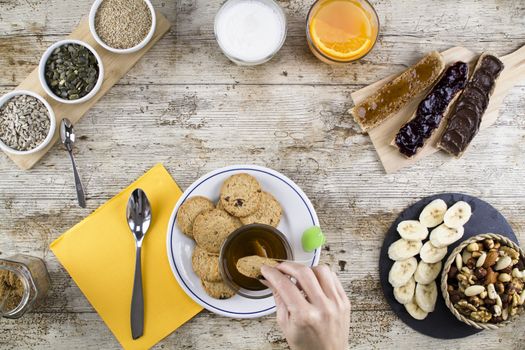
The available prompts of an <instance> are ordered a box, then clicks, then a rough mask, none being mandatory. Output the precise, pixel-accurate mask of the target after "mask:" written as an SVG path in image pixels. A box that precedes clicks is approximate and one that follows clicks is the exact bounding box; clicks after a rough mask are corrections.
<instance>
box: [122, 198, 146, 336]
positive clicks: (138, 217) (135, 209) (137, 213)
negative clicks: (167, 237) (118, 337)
mask: <svg viewBox="0 0 525 350" xmlns="http://www.w3.org/2000/svg"><path fill="white" fill-rule="evenodd" d="M126 217H127V220H128V225H129V228H130V229H131V232H132V233H133V237H134V238H135V244H136V256H135V280H134V282H133V296H132V298H131V335H132V337H133V339H137V338H140V337H141V336H142V334H143V333H144V297H143V293H142V269H141V259H140V251H141V248H142V241H143V239H144V236H145V235H146V232H147V231H148V228H149V225H150V223H151V205H150V203H149V201H148V197H146V193H144V191H143V190H141V189H140V188H137V189H135V190H134V191H133V192H132V193H131V196H130V197H129V200H128V207H127V209H126Z"/></svg>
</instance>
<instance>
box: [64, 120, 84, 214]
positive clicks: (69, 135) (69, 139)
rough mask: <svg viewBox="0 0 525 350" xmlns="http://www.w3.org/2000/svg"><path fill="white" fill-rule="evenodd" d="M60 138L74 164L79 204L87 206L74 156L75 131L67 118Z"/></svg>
mask: <svg viewBox="0 0 525 350" xmlns="http://www.w3.org/2000/svg"><path fill="white" fill-rule="evenodd" d="M60 138H61V139H62V143H63V144H64V146H66V149H67V151H68V153H69V157H70V158H71V163H72V164H73V174H74V175H75V186H76V188H77V198H78V205H80V206H81V207H82V208H85V207H86V197H85V195H84V188H83V187H82V182H81V181H80V176H78V171H77V165H76V163H75V158H73V143H75V132H74V131H73V124H72V123H71V121H70V120H69V119H67V118H64V119H62V122H61V123H60Z"/></svg>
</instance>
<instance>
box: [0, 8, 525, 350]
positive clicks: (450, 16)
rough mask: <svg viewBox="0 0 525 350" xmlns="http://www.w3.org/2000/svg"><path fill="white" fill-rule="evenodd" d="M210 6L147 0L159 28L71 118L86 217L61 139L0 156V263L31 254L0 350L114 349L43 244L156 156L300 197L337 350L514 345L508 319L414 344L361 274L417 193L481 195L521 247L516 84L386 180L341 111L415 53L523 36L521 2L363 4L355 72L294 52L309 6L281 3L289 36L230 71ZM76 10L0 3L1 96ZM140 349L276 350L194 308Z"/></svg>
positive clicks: (521, 102)
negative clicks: (469, 126)
mask: <svg viewBox="0 0 525 350" xmlns="http://www.w3.org/2000/svg"><path fill="white" fill-rule="evenodd" d="M221 2H222V1H220V0H177V1H173V0H154V1H153V3H154V5H155V6H156V7H157V8H158V9H159V10H160V11H161V12H162V13H163V14H164V15H166V16H167V17H168V18H169V19H170V20H171V21H172V22H173V23H174V25H173V28H172V30H171V32H170V33H168V34H167V35H166V36H165V37H164V38H163V39H162V40H161V41H160V42H159V43H158V44H157V45H156V46H155V47H154V48H153V49H152V50H151V51H150V52H148V53H147V54H146V55H145V56H144V58H143V59H142V60H141V61H140V62H139V63H138V64H137V65H136V66H135V67H134V68H133V69H132V70H131V71H130V72H129V73H128V74H127V75H126V76H125V77H124V78H123V79H122V80H121V81H120V83H119V84H117V85H115V87H114V88H113V89H111V90H110V92H109V93H108V94H107V95H106V96H104V97H103V98H102V99H101V100H100V102H99V103H98V104H97V105H96V106H95V107H94V108H93V109H92V110H91V111H89V112H88V113H87V114H86V116H85V117H84V119H83V120H82V121H81V122H80V123H79V124H78V125H77V126H76V130H77V132H78V135H79V141H78V143H77V144H76V158H77V162H78V165H79V168H80V174H81V176H82V178H83V181H84V184H85V187H86V191H87V197H88V201H87V203H88V208H87V209H81V208H79V207H78V206H77V204H76V199H75V190H74V182H73V176H72V172H71V166H70V162H69V159H68V157H67V154H66V152H65V151H64V149H63V148H62V146H61V145H55V146H54V147H53V148H52V149H51V151H50V152H49V153H48V154H47V155H46V156H45V157H44V158H43V159H42V161H41V162H40V163H38V164H37V165H36V167H35V168H34V169H32V170H31V171H27V172H24V171H21V170H18V169H17V168H16V166H15V165H14V164H13V163H12V162H11V161H10V160H9V159H8V158H7V157H6V156H5V155H4V154H3V153H1V154H0V174H1V176H0V217H1V219H0V254H1V255H0V257H5V256H9V255H10V254H13V253H26V254H33V255H36V256H39V257H42V258H44V259H45V260H46V263H47V265H48V267H49V270H50V273H51V279H52V284H53V285H52V290H51V292H50V294H49V297H48V299H47V302H46V303H45V305H43V306H41V307H39V308H38V309H36V310H35V311H34V312H32V313H30V314H27V315H26V316H24V317H23V318H22V319H20V320H17V321H11V320H5V319H4V320H0V328H1V332H0V348H1V349H29V348H32V349H118V348H119V344H118V343H117V341H116V340H115V338H114V337H113V336H112V334H111V333H110V331H109V330H108V329H107V328H106V326H105V325H104V323H103V322H102V321H101V319H100V318H99V317H98V315H97V314H96V313H95V312H94V310H93V309H92V308H91V306H90V305H89V303H88V302H87V300H86V299H85V298H84V296H83V295H82V294H81V292H80V291H79V289H78V288H77V287H76V285H75V284H74V283H73V282H72V280H71V279H70V277H69V276H68V274H67V273H66V272H65V271H64V269H63V268H62V267H61V266H60V265H59V263H58V262H57V260H56V258H55V257H54V256H53V254H52V253H51V252H50V251H49V243H50V242H51V241H52V240H54V239H55V238H56V237H58V236H59V235H60V234H61V233H63V232H64V231H66V230H67V229H68V228H70V227H71V226H73V225H74V224H75V223H77V222H78V221H80V220H81V219H82V218H84V217H85V216H87V215H88V214H89V213H90V212H91V211H93V210H94V209H95V208H97V207H98V206H100V205H101V204H102V203H104V202H105V201H107V200H108V199H109V198H111V197H112V196H113V195H115V194H116V193H118V192H119V190H120V189H122V188H123V187H125V186H127V185H128V184H129V183H130V182H132V181H133V180H134V179H136V178H137V177H138V176H140V175H141V174H142V173H143V172H144V171H146V170H147V169H149V168H150V167H151V166H153V165H154V164H156V163H157V162H163V163H164V164H165V166H166V167H167V168H168V170H169V171H170V172H171V174H172V175H173V177H174V178H175V179H176V180H177V182H178V183H179V185H180V186H181V187H182V188H183V189H184V188H185V187H187V186H188V185H190V184H191V183H192V182H193V181H194V180H195V179H196V178H197V177H198V176H201V175H203V174H204V173H206V172H208V171H211V170H213V169H216V168H218V167H222V166H226V165H231V164H236V163H254V164H259V165H264V166H268V167H270V168H273V169H275V170H278V171H280V172H282V173H284V174H285V175H287V176H289V177H290V178H292V179H293V180H294V181H295V182H296V183H297V184H298V185H299V186H301V187H302V188H303V190H304V191H305V192H306V193H307V195H308V196H309V197H310V198H311V200H312V202H313V204H314V206H315V207H316V209H317V213H318V215H319V218H320V221H321V224H322V227H323V229H324V231H325V232H326V233H327V235H328V243H327V245H326V247H325V249H324V250H323V254H322V259H321V260H322V262H324V263H328V264H330V265H332V267H333V268H334V270H337V272H338V274H339V276H340V278H341V280H342V281H343V284H344V287H345V290H346V291H347V293H348V295H349V296H350V299H351V302H352V305H353V312H352V324H351V330H350V332H351V336H350V347H351V348H352V349H387V348H389V349H394V348H395V349H417V348H418V347H420V348H428V349H431V348H433V349H437V348H456V349H496V348H497V349H514V350H518V349H524V347H525V345H523V344H524V343H525V317H524V318H522V319H521V320H519V321H518V322H516V323H515V324H513V325H511V326H509V327H506V328H504V329H502V330H499V331H493V332H489V331H485V332H483V333H481V334H478V335H475V336H472V337H469V338H466V339H463V340H454V341H439V340H435V339H432V338H429V337H426V336H424V335H421V334H418V333H416V332H414V331H413V330H411V329H410V328H408V327H407V326H405V325H404V324H403V323H402V322H401V321H400V320H398V319H397V318H396V317H395V316H394V314H393V313H392V312H391V311H390V308H389V306H388V305H387V304H386V302H385V300H384V298H383V295H382V291H381V288H380V285H379V280H378V278H379V277H378V268H377V264H378V257H379V249H380V247H381V244H382V240H383V237H384V234H385V232H386V230H387V228H388V227H389V225H390V224H391V223H392V221H393V220H394V219H395V217H396V215H397V214H398V213H399V212H400V211H401V210H402V209H403V208H404V207H406V206H407V205H409V204H411V203H413V202H414V201H416V200H418V199H419V198H422V197H424V196H427V195H430V194H433V193H436V192H443V191H458V192H464V193H468V194H471V195H475V196H479V197H480V198H482V199H484V200H486V201H488V202H490V203H491V204H493V205H494V206H495V207H496V208H498V209H499V210H500V211H501V213H502V214H503V215H504V216H506V217H507V219H508V220H509V222H510V223H511V225H512V227H513V228H514V230H515V231H516V233H517V235H518V237H519V238H520V239H521V241H522V242H525V215H523V213H524V212H525V167H524V161H525V99H524V98H523V97H524V94H525V81H523V82H522V83H521V84H519V85H518V86H516V87H515V88H513V89H512V90H511V91H510V93H509V95H508V96H507V98H506V99H505V101H504V104H503V106H502V108H501V116H500V118H499V120H498V121H497V123H496V124H495V125H494V126H493V127H491V128H489V129H487V130H485V131H483V132H482V133H480V134H479V135H478V137H476V139H475V140H474V142H473V144H472V147H471V148H470V149H469V150H468V152H467V153H466V154H465V155H464V156H463V158H461V159H459V160H451V159H450V158H449V157H448V156H446V155H444V154H436V155H434V156H431V157H430V158H427V159H425V160H424V161H423V162H420V163H419V164H417V165H415V166H413V167H411V168H407V169H403V170H402V171H400V172H397V173H395V174H391V175H385V173H384V171H383V169H382V166H381V164H380V163H379V161H378V159H377V156H376V153H375V151H374V149H373V147H372V144H371V142H370V139H369V138H368V136H367V135H364V134H363V133H362V132H360V130H359V128H358V126H357V125H356V123H355V122H354V121H353V119H352V117H351V116H350V115H349V114H348V112H347V111H348V109H349V108H350V107H352V101H351V99H350V93H351V92H352V91H354V90H356V89H359V88H361V87H363V86H365V85H367V84H370V83H372V82H374V81H376V80H378V79H380V78H382V77H384V76H386V75H388V74H392V73H396V72H399V71H401V70H402V69H403V68H405V67H407V65H409V64H412V63H414V62H415V61H416V60H417V59H418V58H419V57H421V56H422V55H423V54H424V53H426V52H427V51H429V50H434V49H435V50H444V49H447V48H449V47H451V46H456V45H460V46H465V47H467V48H469V49H472V50H474V51H478V52H481V51H483V50H489V51H491V52H494V53H495V54H498V55H503V54H506V53H508V52H511V51H514V50H515V49H517V48H518V47H520V46H521V45H523V44H524V43H525V7H524V5H523V1H521V0H505V1H502V0H499V1H496V0H466V1H457V0H446V1H445V0H438V1H436V0H425V1H421V0H420V1H417V2H416V1H411V0H397V1H393V0H375V1H373V3H374V5H375V6H376V8H377V11H378V13H379V17H380V21H381V34H380V38H379V41H378V43H377V45H376V47H375V48H374V50H373V51H372V53H371V54H370V55H368V56H367V57H366V58H365V59H363V60H362V61H360V62H358V63H354V64H349V65H345V66H337V67H332V66H328V65H326V64H324V63H321V62H319V61H318V60H317V59H316V58H315V57H314V56H313V55H311V54H310V52H309V50H308V47H307V45H306V41H305V28H304V27H305V16H306V13H307V11H308V9H309V6H310V5H311V3H312V1H304V0H288V1H280V3H281V5H282V6H283V7H284V9H285V11H286V13H287V16H288V19H289V31H288V38H287V40H286V43H285V44H284V47H283V48H282V50H281V51H280V52H279V53H278V54H277V56H276V57H275V58H274V59H272V60H271V61H270V62H269V63H267V64H264V65H262V66H259V67H253V68H243V67H238V66H235V65H234V64H232V63H230V62H229V61H228V59H227V58H226V57H225V56H224V55H223V54H222V53H221V52H220V51H219V48H218V46H217V43H216V42H215V39H214V35H213V18H214V15H215V13H216V11H217V9H218V8H219V6H220V4H221ZM90 5H91V1H89V0H79V1H76V0H67V1H64V0H24V1H21V0H0V94H3V93H5V92H8V91H10V90H12V89H13V88H14V87H15V86H16V85H17V84H18V83H19V82H20V81H22V80H23V79H24V77H25V76H26V75H27V74H28V73H29V72H30V71H31V70H32V69H33V68H34V67H35V66H36V65H37V64H38V61H39V59H40V55H41V54H42V53H43V52H44V50H45V48H46V47H47V46H49V45H51V44H52V43H53V42H55V41H57V40H59V39H61V38H63V37H64V36H65V35H66V34H68V33H70V32H71V31H72V29H73V28H75V26H76V25H77V24H78V22H79V20H80V19H81V18H82V17H83V16H85V15H87V13H88V12H89V8H90ZM155 348H156V349H164V348H165V349H206V348H209V349H285V348H287V344H286V341H285V340H284V338H283V336H282V334H281V332H280V331H279V329H278V327H277V325H276V323H275V320H274V317H273V316H268V317H264V318H262V319H257V320H232V319H227V318H223V317H220V316H216V315H214V314H211V313H209V312H202V313H201V314H199V315H198V316H197V317H195V318H194V319H192V320H191V321H190V322H188V323H187V324H186V325H184V326H183V327H182V328H180V329H179V330H177V331H176V332H175V333H174V334H172V335H171V336H169V337H168V338H167V339H165V340H164V341H162V342H161V343H160V344H159V345H157V346H156V347H155Z"/></svg>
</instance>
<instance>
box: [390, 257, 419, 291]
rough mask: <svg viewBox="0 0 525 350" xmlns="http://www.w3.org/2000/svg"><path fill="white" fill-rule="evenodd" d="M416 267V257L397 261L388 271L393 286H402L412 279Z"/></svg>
mask: <svg viewBox="0 0 525 350" xmlns="http://www.w3.org/2000/svg"><path fill="white" fill-rule="evenodd" d="M416 269H417V260H416V258H408V259H406V260H400V261H396V262H394V265H392V268H391V269H390V272H389V273H388V282H390V284H391V285H392V287H401V286H403V285H405V284H407V283H408V281H410V279H411V278H412V276H413V275H414V272H416Z"/></svg>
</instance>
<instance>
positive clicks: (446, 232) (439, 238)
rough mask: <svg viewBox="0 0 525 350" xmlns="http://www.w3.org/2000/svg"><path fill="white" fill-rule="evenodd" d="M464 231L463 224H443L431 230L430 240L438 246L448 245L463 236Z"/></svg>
mask: <svg viewBox="0 0 525 350" xmlns="http://www.w3.org/2000/svg"><path fill="white" fill-rule="evenodd" d="M464 232H465V229H464V228H463V226H459V227H456V228H453V227H448V226H447V225H445V224H441V225H439V226H438V227H436V228H435V229H433V230H432V232H430V242H432V245H434V247H436V248H443V247H448V246H449V245H451V244H452V243H454V242H456V241H457V240H459V239H460V238H461V237H463V233H464Z"/></svg>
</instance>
